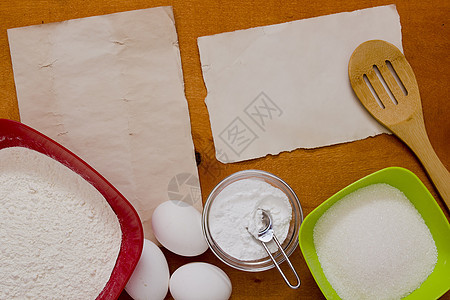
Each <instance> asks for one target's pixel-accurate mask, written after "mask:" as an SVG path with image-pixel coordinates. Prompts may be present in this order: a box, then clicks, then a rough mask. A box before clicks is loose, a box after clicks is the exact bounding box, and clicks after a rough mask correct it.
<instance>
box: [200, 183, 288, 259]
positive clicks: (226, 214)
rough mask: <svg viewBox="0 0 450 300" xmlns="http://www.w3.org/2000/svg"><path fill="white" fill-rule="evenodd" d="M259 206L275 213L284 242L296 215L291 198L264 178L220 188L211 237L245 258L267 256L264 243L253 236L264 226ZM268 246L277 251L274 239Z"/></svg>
mask: <svg viewBox="0 0 450 300" xmlns="http://www.w3.org/2000/svg"><path fill="white" fill-rule="evenodd" d="M258 209H264V210H266V211H268V212H269V213H270V214H271V216H272V221H273V229H274V232H275V235H276V236H277V238H278V240H279V241H280V243H281V244H282V243H283V241H284V240H285V239H286V236H287V234H288V231H289V226H290V221H291V218H292V207H291V204H290V202H289V199H288V197H287V196H286V194H285V193H284V192H282V191H281V190H280V189H278V188H276V187H274V186H272V185H271V184H269V183H267V182H265V181H263V180H258V179H241V180H238V181H236V182H233V183H231V184H229V185H228V186H226V187H225V188H224V189H223V190H222V191H220V193H219V194H218V195H217V197H216V198H215V199H214V202H213V204H212V205H211V209H210V212H209V218H208V222H209V228H210V231H211V236H212V238H213V239H214V241H215V242H216V243H217V244H218V246H219V247H220V248H222V250H223V251H225V252H226V253H227V254H229V255H231V256H233V257H235V258H237V259H240V260H245V261H250V260H257V259H261V258H264V257H267V253H266V251H265V250H264V248H263V246H262V245H261V243H260V242H259V241H257V240H256V239H255V238H254V236H252V234H253V235H255V234H257V232H258V231H259V230H260V229H262V222H261V211H260V210H258ZM249 231H250V232H249ZM268 246H269V249H270V250H271V251H272V252H275V251H276V250H277V246H276V244H275V243H274V242H273V241H271V242H270V243H269V244H268Z"/></svg>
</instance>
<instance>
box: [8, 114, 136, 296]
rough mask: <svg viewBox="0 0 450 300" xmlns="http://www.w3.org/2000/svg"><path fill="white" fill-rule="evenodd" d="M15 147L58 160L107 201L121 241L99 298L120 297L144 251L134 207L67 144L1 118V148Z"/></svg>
mask: <svg viewBox="0 0 450 300" xmlns="http://www.w3.org/2000/svg"><path fill="white" fill-rule="evenodd" d="M14 146H19V147H26V148H29V149H33V150H36V151H38V152H40V153H42V154H45V155H47V156H49V157H51V158H53V159H55V160H57V161H59V162H60V163H62V164H63V165H65V166H67V167H69V168H70V169H71V170H72V171H74V172H75V173H77V174H79V175H80V176H81V177H83V178H84V179H85V180H86V181H88V182H89V183H90V184H92V185H93V186H94V187H95V188H96V189H97V190H98V191H99V192H100V193H101V194H102V195H103V196H104V197H105V199H106V201H108V203H109V205H110V206H111V208H112V209H113V211H114V212H115V213H116V215H117V218H118V219H119V223H120V228H121V231H122V243H121V246H120V252H119V255H118V257H117V261H116V265H115V266H114V269H113V271H112V273H111V277H110V278H109V280H108V282H107V283H106V285H105V287H104V288H103V291H102V292H101V293H100V294H99V295H98V296H97V300H103V299H117V298H118V297H119V295H120V294H121V293H122V291H123V289H124V288H125V285H126V283H127V282H128V280H129V279H130V276H131V275H132V273H133V271H134V269H135V267H136V265H137V263H138V261H139V258H140V256H141V253H142V247H143V242H144V234H143V229H142V224H141V220H140V218H139V216H138V214H137V212H136V210H135V209H134V207H133V206H132V205H131V204H130V202H128V200H127V199H126V198H125V197H124V196H123V195H122V194H121V193H120V192H119V191H118V190H117V189H116V188H115V187H114V186H113V185H112V184H111V183H109V182H108V181H107V180H106V179H105V178H104V177H103V176H102V175H101V174H100V173H98V172H97V171H96V170H94V168H92V167H91V166H90V165H88V164H87V163H86V162H85V161H83V160H82V159H81V158H79V157H78V156H77V155H75V154H74V153H72V152H71V151H70V150H68V149H67V148H65V147H64V146H62V145H60V144H59V143H57V142H55V141H54V140H52V139H50V138H49V137H47V136H45V135H44V134H42V133H40V132H39V131H37V130H35V129H33V128H31V127H29V126H27V125H24V124H22V123H20V122H17V121H13V120H8V119H0V149H3V148H8V147H14Z"/></svg>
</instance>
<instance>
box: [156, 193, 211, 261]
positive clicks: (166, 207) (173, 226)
mask: <svg viewBox="0 0 450 300" xmlns="http://www.w3.org/2000/svg"><path fill="white" fill-rule="evenodd" d="M201 219H202V215H201V214H200V212H199V211H198V210H196V209H195V208H194V207H193V206H191V205H189V204H188V203H186V202H183V201H173V200H172V201H166V202H163V203H161V204H160V205H158V207H157V208H156V209H155V211H154V212H153V216H152V226H153V232H154V233H155V236H156V239H157V240H158V241H159V242H160V243H161V244H162V245H163V246H164V247H165V248H167V249H169V250H170V251H172V252H173V253H175V254H178V255H182V256H196V255H200V254H202V253H203V252H205V251H206V250H207V249H208V245H207V244H206V241H205V238H204V237H203V232H202V223H201Z"/></svg>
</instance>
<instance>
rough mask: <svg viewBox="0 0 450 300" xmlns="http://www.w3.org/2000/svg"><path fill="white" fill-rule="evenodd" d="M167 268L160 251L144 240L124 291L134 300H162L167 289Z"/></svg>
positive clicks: (168, 276) (164, 258)
mask: <svg viewBox="0 0 450 300" xmlns="http://www.w3.org/2000/svg"><path fill="white" fill-rule="evenodd" d="M169 278H170V275H169V266H168V265H167V260H166V257H165V256H164V254H163V253H162V251H161V249H159V247H158V246H156V245H155V244H154V243H153V242H151V241H149V240H146V239H145V240H144V247H143V249H142V254H141V258H140V259H139V262H138V264H137V266H136V268H135V269H134V272H133V275H131V277H130V280H128V283H127V285H126V286H125V290H126V291H127V293H128V294H129V295H130V296H131V297H132V298H133V299H134V300H162V299H164V297H166V294H167V290H168V289H169Z"/></svg>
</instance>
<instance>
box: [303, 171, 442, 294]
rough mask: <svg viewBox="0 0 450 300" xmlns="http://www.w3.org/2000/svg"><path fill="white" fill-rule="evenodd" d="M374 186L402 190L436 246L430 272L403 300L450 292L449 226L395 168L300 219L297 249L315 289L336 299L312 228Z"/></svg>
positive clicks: (413, 180) (420, 187)
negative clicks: (333, 208)
mask: <svg viewBox="0 0 450 300" xmlns="http://www.w3.org/2000/svg"><path fill="white" fill-rule="evenodd" d="M375 183H387V184H389V185H391V186H393V187H396V188H397V189H399V190H400V191H402V192H403V193H404V194H405V195H406V197H408V199H409V200H410V201H411V203H412V204H413V205H414V206H415V207H416V209H417V210H418V211H419V213H420V214H421V215H422V218H423V219H424V221H425V224H426V225H427V226H428V228H429V229H430V232H431V234H432V236H433V239H434V241H435V243H436V248H437V251H438V260H437V263H436V266H435V268H434V270H433V272H432V273H431V274H430V276H428V278H427V279H426V280H425V281H424V282H423V283H422V285H421V286H420V287H419V288H418V289H416V290H415V291H414V292H412V293H411V294H409V295H408V296H407V297H405V298H404V299H437V298H439V297H440V296H442V295H443V294H444V293H445V292H447V291H448V290H449V289H450V225H449V223H448V221H447V218H446V217H445V215H444V213H443V212H442V210H441V209H440V207H439V205H438V204H437V203H436V200H435V199H434V198H433V196H432V195H431V194H430V192H429V191H428V190H427V188H426V187H425V185H424V184H423V183H422V182H421V181H420V179H419V178H418V177H417V176H416V175H415V174H414V173H412V172H411V171H409V170H406V169H403V168H399V167H390V168H386V169H382V170H380V171H377V172H375V173H373V174H370V175H368V176H366V177H364V178H362V179H360V180H358V181H356V182H354V183H352V184H351V185H349V186H347V187H346V188H344V189H342V190H341V191H339V192H338V193H336V194H335V195H333V196H332V197H331V198H329V199H328V200H326V201H325V202H323V203H322V204H321V205H319V206H318V207H317V208H316V209H314V210H313V211H312V212H311V213H310V214H309V215H308V216H307V217H306V218H305V219H304V221H303V223H302V225H301V227H300V232H299V244H300V249H301V250H302V253H303V256H304V258H305V261H306V263H307V264H308V267H309V269H310V271H311V273H312V275H313V277H314V279H315V280H316V282H317V284H318V286H319V288H320V289H321V291H322V293H323V294H324V295H325V297H326V298H327V299H340V297H339V296H338V295H337V293H336V291H335V290H334V289H333V287H332V286H331V284H330V283H329V282H328V280H327V278H326V277H325V275H324V273H323V271H322V267H321V266H320V263H319V259H318V257H317V253H316V249H315V247H314V241H313V229H314V226H315V225H316V222H317V220H318V219H319V218H320V217H321V216H322V215H323V214H324V213H325V211H326V210H327V209H329V208H330V207H331V206H332V205H333V204H335V203H336V202H337V201H339V200H340V199H342V198H343V197H345V196H346V195H348V194H350V193H352V192H354V191H356V190H357V189H360V188H362V187H365V186H368V185H371V184H375Z"/></svg>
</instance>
